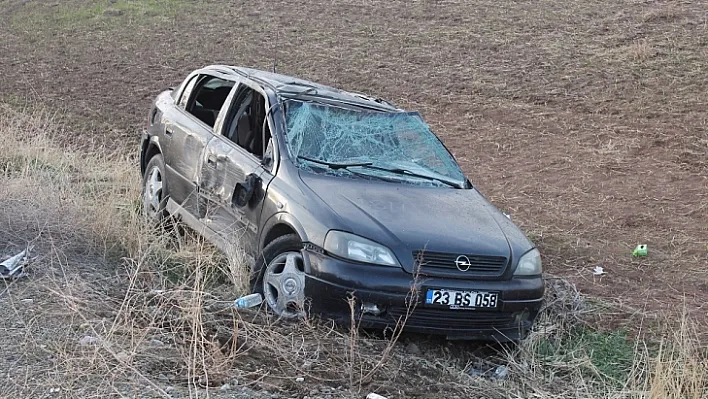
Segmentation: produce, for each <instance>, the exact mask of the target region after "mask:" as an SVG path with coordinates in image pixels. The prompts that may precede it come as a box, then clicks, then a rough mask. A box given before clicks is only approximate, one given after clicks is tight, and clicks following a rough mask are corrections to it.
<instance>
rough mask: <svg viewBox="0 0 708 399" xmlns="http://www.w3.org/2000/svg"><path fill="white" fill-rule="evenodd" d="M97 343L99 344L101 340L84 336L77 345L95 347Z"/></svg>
mask: <svg viewBox="0 0 708 399" xmlns="http://www.w3.org/2000/svg"><path fill="white" fill-rule="evenodd" d="M99 342H101V340H100V339H98V338H96V337H92V336H90V335H84V337H83V338H81V339H80V340H79V345H81V346H88V345H96V344H98V343H99Z"/></svg>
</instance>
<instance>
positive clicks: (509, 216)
mask: <svg viewBox="0 0 708 399" xmlns="http://www.w3.org/2000/svg"><path fill="white" fill-rule="evenodd" d="M502 214H503V215H504V216H506V218H507V219H509V220H511V215H509V214H508V213H506V212H502Z"/></svg>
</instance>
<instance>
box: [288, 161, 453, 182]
mask: <svg viewBox="0 0 708 399" xmlns="http://www.w3.org/2000/svg"><path fill="white" fill-rule="evenodd" d="M297 158H298V159H304V160H305V161H309V162H314V163H316V164H320V165H325V166H327V167H329V168H330V169H347V168H351V167H357V166H359V167H363V168H366V169H373V170H380V171H384V172H390V173H393V174H396V175H402V176H411V177H417V178H419V179H425V180H430V181H437V182H440V183H443V184H446V185H448V186H450V187H454V188H463V187H462V186H461V185H460V184H459V183H455V182H451V181H449V180H444V179H439V178H437V177H433V176H428V175H423V174H419V173H415V172H411V171H410V170H408V169H403V168H382V167H380V166H373V165H374V163H373V162H352V163H339V162H327V161H323V160H321V159H313V158H308V157H304V156H302V155H298V156H297ZM375 177H376V176H375Z"/></svg>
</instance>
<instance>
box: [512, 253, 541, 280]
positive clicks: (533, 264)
mask: <svg viewBox="0 0 708 399" xmlns="http://www.w3.org/2000/svg"><path fill="white" fill-rule="evenodd" d="M542 271H543V269H542V267H541V253H540V252H538V249H533V250H531V251H529V252H526V253H525V254H524V255H523V256H522V257H521V258H520V259H519V265H518V266H516V271H515V272H514V276H538V275H540V274H541V272H542Z"/></svg>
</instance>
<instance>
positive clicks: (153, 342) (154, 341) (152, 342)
mask: <svg viewBox="0 0 708 399" xmlns="http://www.w3.org/2000/svg"><path fill="white" fill-rule="evenodd" d="M150 345H152V346H165V343H164V342H162V341H160V340H159V339H151V340H150Z"/></svg>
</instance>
